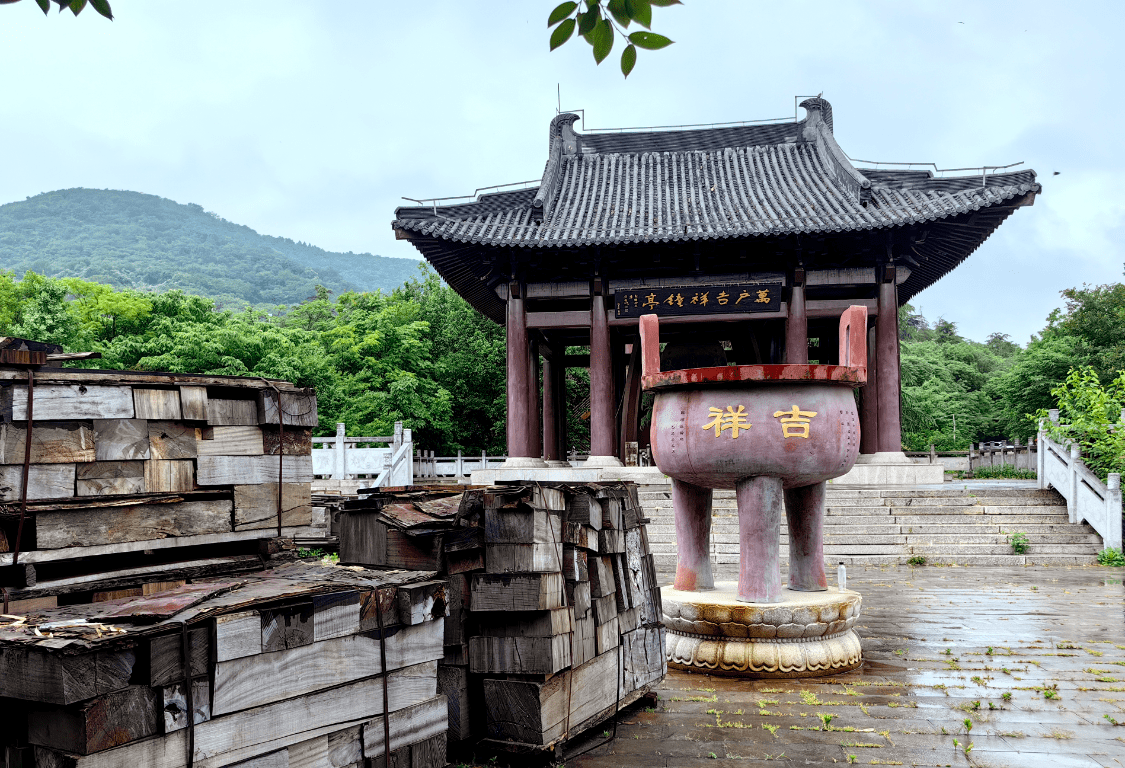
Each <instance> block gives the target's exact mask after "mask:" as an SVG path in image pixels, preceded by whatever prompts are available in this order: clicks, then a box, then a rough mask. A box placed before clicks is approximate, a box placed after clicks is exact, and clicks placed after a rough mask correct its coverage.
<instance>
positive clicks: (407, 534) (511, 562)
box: [340, 483, 667, 749]
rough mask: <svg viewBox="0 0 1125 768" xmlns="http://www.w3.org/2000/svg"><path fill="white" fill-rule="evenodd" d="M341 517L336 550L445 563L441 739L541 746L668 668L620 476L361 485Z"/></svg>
mask: <svg viewBox="0 0 1125 768" xmlns="http://www.w3.org/2000/svg"><path fill="white" fill-rule="evenodd" d="M411 490H412V491H413V489H411ZM442 494H444V495H442ZM359 507H363V508H362V509H359ZM340 520H341V523H340V552H341V559H342V561H348V560H349V559H354V560H355V561H358V562H371V561H372V560H376V559H380V560H381V562H382V564H397V565H399V566H400V567H403V566H405V564H406V563H410V562H423V561H424V562H426V563H427V564H429V565H431V566H433V567H439V568H443V569H444V572H445V574H446V578H447V579H448V582H449V588H448V592H447V595H448V598H449V612H450V618H449V620H448V622H447V624H446V632H445V655H444V658H443V660H442V662H441V664H440V665H439V667H438V677H439V685H440V690H441V692H442V693H444V694H445V695H446V696H447V698H448V703H449V738H450V740H451V741H458V740H465V739H473V740H474V741H476V740H480V739H487V740H490V741H491V742H494V743H496V744H498V745H501V746H503V747H504V748H511V747H512V745H513V743H515V744H518V745H520V747H519V748H521V749H524V748H528V747H530V748H533V749H545V748H549V747H551V746H553V745H555V744H556V743H558V742H560V741H564V740H566V739H567V738H568V737H569V736H571V735H575V734H578V733H580V732H581V731H583V730H585V729H587V728H589V727H592V726H593V725H596V724H598V723H600V722H602V721H603V720H605V719H606V718H608V717H611V716H612V715H613V714H614V713H615V711H617V710H618V709H619V708H620V707H623V706H626V705H628V704H629V703H631V702H633V701H635V700H636V699H637V698H639V697H640V696H641V695H643V694H644V693H645V692H646V691H647V689H648V687H649V686H651V685H652V684H654V683H656V682H658V681H659V680H661V679H662V678H663V676H664V674H665V672H666V670H667V665H666V661H665V654H664V629H663V625H662V624H661V606H660V591H659V588H658V585H657V580H656V572H655V569H654V567H653V558H652V555H651V553H650V552H649V546H648V537H647V533H646V531H645V526H644V523H645V521H644V520H643V518H641V517H640V506H639V504H638V502H637V498H636V493H635V486H633V485H632V484H629V483H606V484H599V485H584V486H568V485H565V484H561V483H541V484H536V485H526V486H523V485H513V486H497V487H490V488H473V489H469V490H466V491H464V492H463V493H455V492H451V491H449V490H448V489H445V490H444V491H441V490H439V489H435V488H430V489H425V490H424V491H413V493H408V492H391V493H381V494H372V495H371V496H369V497H368V498H367V499H362V500H360V502H358V503H356V504H353V509H352V510H351V511H346V512H344V513H342V514H341V516H340ZM392 537H394V538H393V539H392ZM392 540H393V541H395V542H396V543H395V544H394V545H393V546H392V545H391V543H390V542H392ZM404 553H407V554H404ZM396 557H402V558H404V559H403V560H401V561H398V560H395V561H392V562H388V560H390V559H391V558H396ZM423 557H424V558H425V559H424V560H423V559H421V558H423ZM412 558H419V559H412Z"/></svg>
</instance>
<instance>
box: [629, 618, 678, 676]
mask: <svg viewBox="0 0 1125 768" xmlns="http://www.w3.org/2000/svg"><path fill="white" fill-rule="evenodd" d="M664 632H665V630H664V627H659V626H656V627H641V628H639V629H635V630H633V631H632V632H626V633H624V634H622V635H621V643H622V653H623V654H624V656H623V659H622V661H623V665H622V666H623V674H624V676H625V682H624V686H625V690H635V689H637V688H640V687H641V686H644V685H648V684H650V683H654V682H656V681H658V680H660V679H661V678H662V677H664V676H665V675H666V674H668V656H667V654H666V653H665V652H664V648H665V645H664Z"/></svg>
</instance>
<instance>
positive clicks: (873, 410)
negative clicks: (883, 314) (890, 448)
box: [859, 326, 879, 454]
mask: <svg viewBox="0 0 1125 768" xmlns="http://www.w3.org/2000/svg"><path fill="white" fill-rule="evenodd" d="M878 358H879V356H878V354H877V351H876V345H875V326H871V327H870V328H868V329H867V385H866V386H865V387H864V388H863V389H862V390H861V391H862V394H861V395H860V406H859V407H860V413H859V452H860V453H861V454H864V453H868V454H870V453H876V452H877V451H878V450H879V364H878Z"/></svg>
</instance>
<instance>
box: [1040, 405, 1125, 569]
mask: <svg viewBox="0 0 1125 768" xmlns="http://www.w3.org/2000/svg"><path fill="white" fill-rule="evenodd" d="M1050 418H1051V421H1052V422H1055V423H1058V420H1059V412H1058V410H1055V409H1052V410H1051V411H1050ZM1039 447H1040V450H1039V452H1038V460H1039V467H1038V472H1039V487H1040V488H1047V487H1053V488H1054V489H1055V490H1056V491H1058V492H1059V493H1061V494H1062V495H1063V497H1064V498H1065V499H1066V511H1067V514H1068V515H1069V517H1070V522H1072V523H1081V522H1083V521H1085V522H1087V523H1089V524H1090V527H1092V528H1093V529H1094V530H1095V531H1097V532H1098V535H1099V536H1101V537H1102V546H1103V547H1115V548H1117V549H1120V548H1121V512H1122V508H1121V474H1120V473H1119V472H1110V473H1109V478H1108V480H1107V482H1106V483H1102V481H1101V480H1100V479H1099V478H1098V476H1097V475H1095V474H1094V473H1093V472H1091V471H1090V470H1089V469H1088V468H1087V467H1086V465H1085V464H1083V463H1082V450H1081V448H1079V446H1078V444H1077V443H1071V444H1070V445H1069V446H1064V445H1061V444H1059V443H1056V442H1055V441H1054V440H1052V439H1051V438H1050V437H1049V436H1048V435H1047V430H1046V424H1045V423H1044V424H1040V426H1039Z"/></svg>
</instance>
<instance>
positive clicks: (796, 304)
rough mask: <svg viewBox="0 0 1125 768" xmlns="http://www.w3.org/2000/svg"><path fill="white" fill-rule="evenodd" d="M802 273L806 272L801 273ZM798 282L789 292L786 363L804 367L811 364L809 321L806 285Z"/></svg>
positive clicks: (786, 321)
mask: <svg viewBox="0 0 1125 768" xmlns="http://www.w3.org/2000/svg"><path fill="white" fill-rule="evenodd" d="M800 272H801V273H803V272H804V270H801V271H800ZM800 276H801V280H802V282H801V283H800V284H798V283H797V282H796V280H794V282H793V287H792V288H791V289H790V291H789V317H788V318H786V320H785V362H786V363H790V364H801V365H804V364H806V363H808V362H809V319H808V315H807V314H806V312H805V284H804V282H803V280H804V275H803V274H801V275H800Z"/></svg>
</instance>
